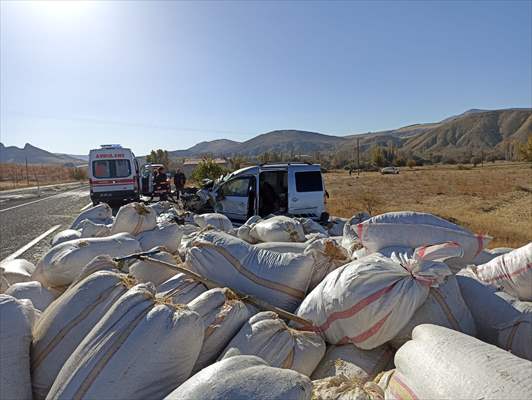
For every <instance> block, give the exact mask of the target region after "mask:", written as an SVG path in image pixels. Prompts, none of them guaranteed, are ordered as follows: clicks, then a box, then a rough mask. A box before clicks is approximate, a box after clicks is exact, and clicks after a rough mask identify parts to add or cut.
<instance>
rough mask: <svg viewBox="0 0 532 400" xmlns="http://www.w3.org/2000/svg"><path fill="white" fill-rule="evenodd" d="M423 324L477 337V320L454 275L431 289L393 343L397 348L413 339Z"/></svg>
mask: <svg viewBox="0 0 532 400" xmlns="http://www.w3.org/2000/svg"><path fill="white" fill-rule="evenodd" d="M421 324H433V325H439V326H443V327H445V328H449V329H454V330H455V331H459V332H463V333H465V334H467V335H470V336H476V334H477V330H476V327H475V320H474V319H473V316H472V315H471V312H470V311H469V309H468V308H467V305H466V303H465V301H464V299H463V298H462V293H461V292H460V287H459V286H458V282H457V281H456V278H455V277H454V275H451V276H448V277H446V279H445V281H444V282H443V283H442V284H441V285H439V286H438V287H431V288H430V291H429V295H428V297H427V299H426V300H425V302H424V303H423V304H422V305H421V307H419V308H418V309H417V310H416V312H415V313H414V315H413V316H412V318H410V321H408V323H407V324H406V325H405V326H404V327H403V328H402V329H401V331H399V333H398V334H397V335H396V336H395V338H394V339H393V341H392V344H393V346H395V347H396V348H398V347H400V346H402V345H403V344H404V343H405V342H407V341H408V340H410V339H411V338H412V330H413V329H414V328H415V327H416V326H418V325H421Z"/></svg>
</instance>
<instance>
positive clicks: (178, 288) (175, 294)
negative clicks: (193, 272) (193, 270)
mask: <svg viewBox="0 0 532 400" xmlns="http://www.w3.org/2000/svg"><path fill="white" fill-rule="evenodd" d="M206 291H207V288H206V287H205V285H203V284H202V283H201V282H198V281H196V280H194V279H193V278H191V277H189V276H188V275H186V274H183V273H178V274H176V275H174V276H172V277H171V278H170V279H168V280H167V281H165V282H163V283H161V284H160V285H159V286H157V294H158V295H159V296H161V297H168V298H169V299H170V300H171V301H172V302H173V303H174V304H187V303H189V302H191V301H192V300H194V299H195V298H196V297H198V296H199V295H200V294H202V293H203V292H206Z"/></svg>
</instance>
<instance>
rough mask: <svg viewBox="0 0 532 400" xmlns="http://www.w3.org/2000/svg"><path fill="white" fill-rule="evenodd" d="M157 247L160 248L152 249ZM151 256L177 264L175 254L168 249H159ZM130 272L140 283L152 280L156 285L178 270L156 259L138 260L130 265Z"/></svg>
mask: <svg viewBox="0 0 532 400" xmlns="http://www.w3.org/2000/svg"><path fill="white" fill-rule="evenodd" d="M157 249H158V248H155V249H151V250H157ZM150 258H154V259H156V260H160V261H164V262H167V263H170V264H172V265H175V266H177V262H176V260H175V258H174V256H172V255H171V254H170V253H168V252H166V251H159V252H158V253H156V254H154V255H152V256H150ZM129 274H130V275H131V276H133V277H134V278H135V279H136V280H137V282H139V283H146V282H152V283H153V284H154V285H155V286H157V285H160V284H161V283H163V282H164V281H166V280H168V279H170V278H171V277H172V276H174V275H175V274H177V270H175V269H173V268H171V267H169V266H167V265H163V264H159V263H157V262H154V261H150V260H137V261H135V262H133V264H131V265H130V266H129Z"/></svg>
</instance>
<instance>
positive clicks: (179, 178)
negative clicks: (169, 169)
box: [174, 168, 187, 198]
mask: <svg viewBox="0 0 532 400" xmlns="http://www.w3.org/2000/svg"><path fill="white" fill-rule="evenodd" d="M186 182H187V177H186V176H185V174H184V173H183V172H181V170H180V169H179V168H177V169H176V170H175V175H174V185H175V192H176V195H177V198H179V196H180V195H181V191H182V190H183V189H184V187H185V183H186Z"/></svg>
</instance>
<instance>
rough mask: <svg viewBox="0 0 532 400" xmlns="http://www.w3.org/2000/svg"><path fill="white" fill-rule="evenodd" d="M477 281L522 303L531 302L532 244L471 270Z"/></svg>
mask: <svg viewBox="0 0 532 400" xmlns="http://www.w3.org/2000/svg"><path fill="white" fill-rule="evenodd" d="M473 270H474V271H475V273H476V276H477V278H478V279H479V280H481V281H483V282H485V283H488V284H490V285H493V286H496V287H498V288H501V289H502V290H504V291H505V292H506V293H508V294H511V295H512V296H515V297H517V298H519V299H521V300H524V301H532V243H529V244H527V245H526V246H523V247H520V248H518V249H516V250H513V251H511V252H509V253H506V254H502V255H500V256H498V257H495V258H494V259H493V260H491V261H489V262H488V263H486V264H482V265H479V266H477V267H476V268H474V269H473Z"/></svg>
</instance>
